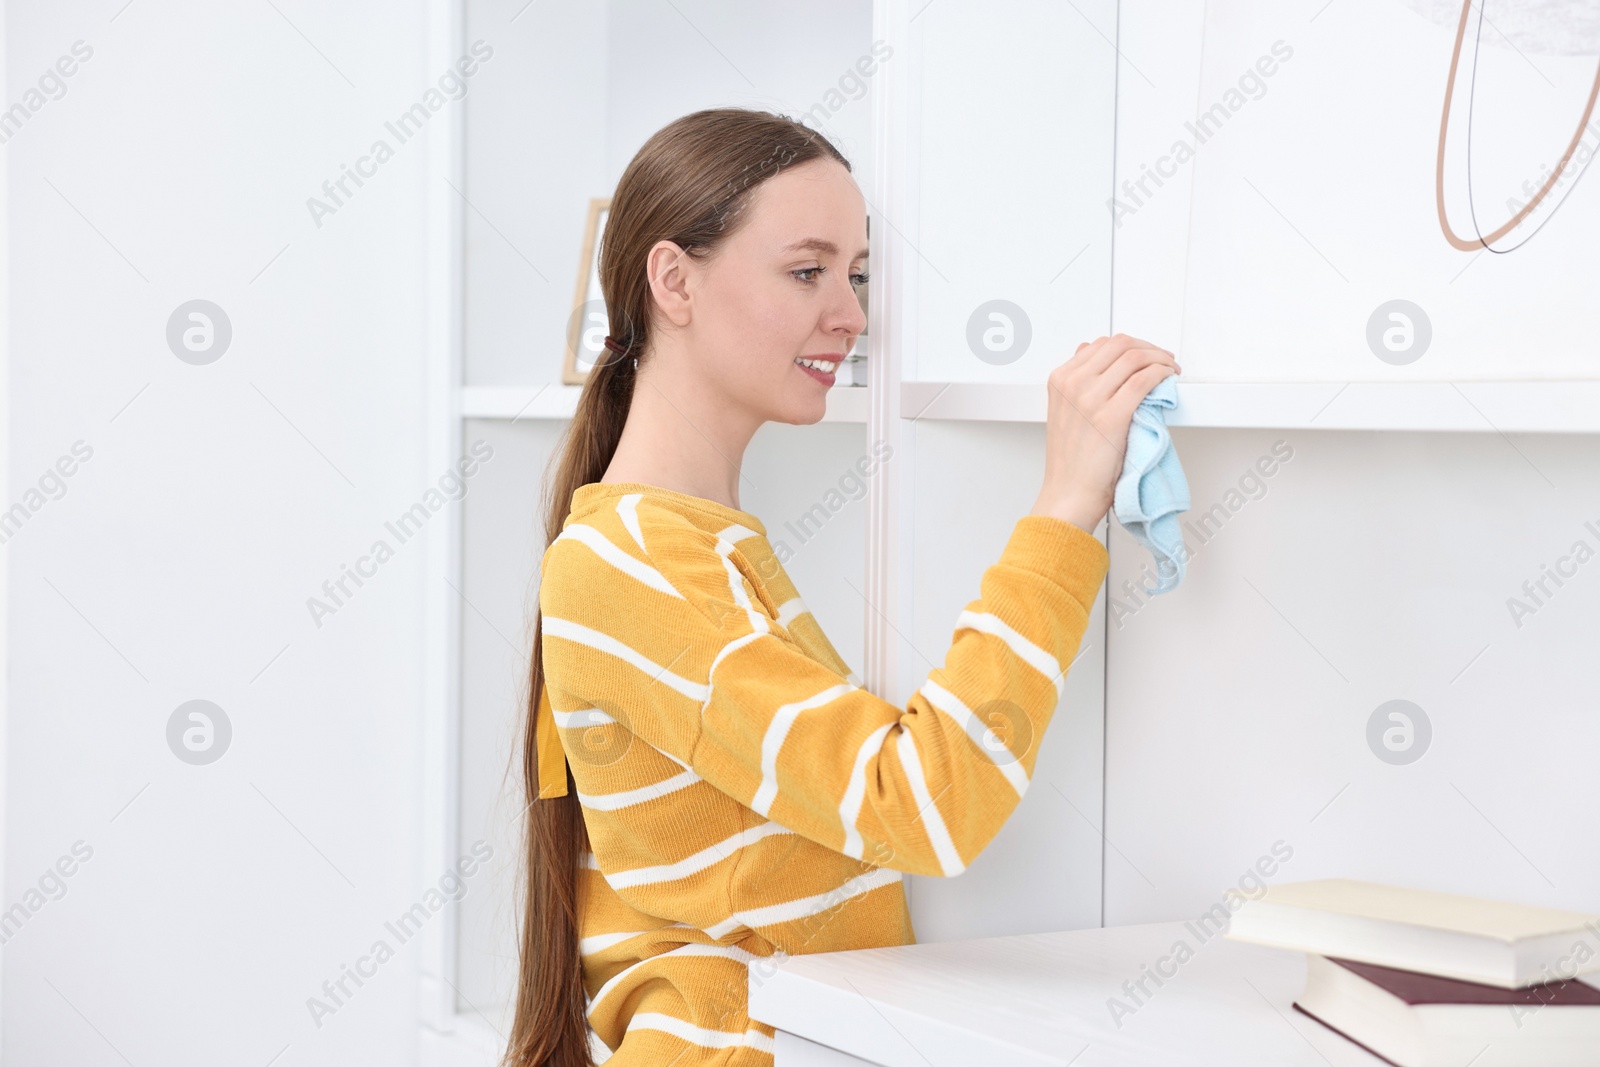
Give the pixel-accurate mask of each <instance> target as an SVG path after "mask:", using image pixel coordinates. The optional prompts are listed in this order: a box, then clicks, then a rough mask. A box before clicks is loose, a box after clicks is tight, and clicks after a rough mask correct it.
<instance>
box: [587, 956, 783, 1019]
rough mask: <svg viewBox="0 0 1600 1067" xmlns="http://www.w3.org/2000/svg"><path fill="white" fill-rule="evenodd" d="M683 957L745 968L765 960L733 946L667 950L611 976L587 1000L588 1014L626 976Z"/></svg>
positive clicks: (591, 1012)
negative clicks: (706, 958) (721, 960)
mask: <svg viewBox="0 0 1600 1067" xmlns="http://www.w3.org/2000/svg"><path fill="white" fill-rule="evenodd" d="M684 956H722V957H724V958H726V959H730V960H733V961H734V962H735V963H742V964H744V965H745V966H746V967H749V966H750V963H751V961H752V960H758V959H765V957H764V956H757V955H756V954H755V953H753V952H747V951H746V950H744V949H742V948H738V947H736V946H734V945H702V944H699V943H698V942H696V943H693V944H688V945H680V946H679V947H678V948H674V949H668V950H667V951H666V952H658V953H656V954H655V955H654V956H651V957H649V958H647V959H642V960H640V961H639V962H638V963H630V964H628V966H626V967H624V968H622V970H620V971H618V972H617V973H616V974H614V975H612V976H611V977H610V979H608V980H607V981H606V983H605V985H602V986H601V987H600V988H599V989H598V990H596V991H595V994H594V996H592V997H590V998H589V1008H588V1014H589V1015H590V1016H591V1017H593V1015H594V1009H595V1006H596V1005H598V1004H599V1003H600V1002H601V1001H602V1000H604V999H605V998H606V994H607V993H610V992H611V991H612V990H613V989H615V988H617V986H618V985H620V984H622V983H623V982H625V981H627V979H628V976H629V975H630V974H632V973H633V972H634V971H635V970H637V969H639V968H640V967H643V966H645V965H646V964H650V963H655V962H656V961H657V960H663V959H681V958H682V957H684Z"/></svg>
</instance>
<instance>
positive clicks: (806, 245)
mask: <svg viewBox="0 0 1600 1067" xmlns="http://www.w3.org/2000/svg"><path fill="white" fill-rule="evenodd" d="M780 251H783V252H806V251H809V252H821V253H822V254H824V255H828V256H836V255H838V254H839V246H838V245H836V244H834V243H833V242H832V241H827V240H824V239H823V238H821V237H807V238H805V239H804V240H800V241H796V242H795V243H794V244H792V245H789V246H788V247H787V248H783V249H781V250H780ZM867 255H868V250H867V249H865V248H863V249H862V250H861V251H859V252H857V253H856V255H855V258H856V259H865V258H866V257H867Z"/></svg>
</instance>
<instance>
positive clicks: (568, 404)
mask: <svg viewBox="0 0 1600 1067" xmlns="http://www.w3.org/2000/svg"><path fill="white" fill-rule="evenodd" d="M582 391H583V387H582V386H581V385H546V386H537V385H530V386H472V385H469V386H465V387H463V388H462V390H461V417H462V418H465V419H512V420H517V419H570V418H572V413H573V412H574V411H576V410H577V407H578V394H579V393H581V392H582ZM822 421H823V422H860V423H865V422H866V421H867V390H866V388H865V387H864V386H835V387H834V388H832V389H830V390H828V410H827V413H826V414H825V415H823V416H822Z"/></svg>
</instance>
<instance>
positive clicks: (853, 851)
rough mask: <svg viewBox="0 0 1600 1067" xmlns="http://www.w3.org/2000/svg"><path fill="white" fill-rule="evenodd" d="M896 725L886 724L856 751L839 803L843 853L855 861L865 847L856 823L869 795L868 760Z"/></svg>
mask: <svg viewBox="0 0 1600 1067" xmlns="http://www.w3.org/2000/svg"><path fill="white" fill-rule="evenodd" d="M893 725H894V723H892V722H886V723H884V724H883V725H882V726H880V727H878V728H877V729H876V730H874V731H872V733H870V734H868V735H867V739H866V740H865V741H863V742H861V747H860V748H859V749H857V750H856V763H855V766H854V767H852V768H851V769H850V784H849V785H848V786H846V787H845V791H844V799H843V800H841V801H840V802H839V821H840V822H842V823H844V847H843V849H841V851H842V852H843V853H844V854H845V855H846V856H850V857H852V858H854V859H860V858H861V852H862V849H863V848H864V846H863V845H862V842H861V831H860V830H858V829H857V828H856V821H857V820H858V819H860V818H861V802H862V800H863V799H865V797H866V794H867V760H869V759H871V758H872V756H873V754H874V753H876V752H878V751H880V750H881V749H882V748H883V735H884V734H886V733H888V732H889V728H890V727H892V726H893Z"/></svg>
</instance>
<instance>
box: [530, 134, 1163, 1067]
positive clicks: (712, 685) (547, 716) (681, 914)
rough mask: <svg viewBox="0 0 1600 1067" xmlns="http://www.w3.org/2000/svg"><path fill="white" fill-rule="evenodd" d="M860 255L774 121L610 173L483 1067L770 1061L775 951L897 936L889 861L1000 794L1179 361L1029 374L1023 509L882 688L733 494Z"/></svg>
mask: <svg viewBox="0 0 1600 1067" xmlns="http://www.w3.org/2000/svg"><path fill="white" fill-rule="evenodd" d="M866 257H867V240H866V208H865V203H864V201H863V199H862V196H861V193H860V190H859V189H858V188H857V187H856V184H855V180H854V179H853V178H852V177H851V173H850V165H849V163H848V162H846V160H845V159H844V157H843V156H841V155H840V154H839V152H838V151H837V150H836V149H835V148H834V147H833V146H832V145H831V144H829V143H828V141H827V140H826V139H825V138H823V137H822V136H820V135H819V134H817V133H816V132H815V131H813V130H811V129H809V128H807V127H805V126H803V125H800V124H799V123H797V122H794V121H791V120H789V119H787V118H783V117H780V116H776V115H770V114H767V113H765V112H760V111H749V110H743V109H717V110H709V111H701V112H697V113H695V114H692V115H688V116H686V117H684V118H682V119H679V120H677V121H676V122H673V123H671V124H669V125H668V126H666V127H665V128H663V129H662V130H660V131H659V132H658V133H656V134H655V135H654V136H653V137H651V138H650V140H649V141H647V142H646V143H645V144H644V146H643V147H642V148H640V150H639V152H638V154H637V155H636V156H635V157H634V159H633V160H632V162H631V163H630V164H629V165H628V168H627V170H626V171H624V173H623V175H622V178H621V180H620V181H619V182H618V184H617V189H616V195H615V196H614V197H613V198H612V201H611V209H610V215H609V218H608V220H607V225H606V231H605V239H604V246H603V248H602V250H601V253H600V281H601V287H602V290H603V292H604V296H605V302H606V308H607V311H608V315H609V319H610V323H611V327H612V330H613V337H611V338H609V339H608V342H609V347H608V351H607V357H608V358H605V359H602V360H601V361H600V362H598V363H597V364H596V366H595V367H594V369H593V370H592V371H591V373H590V374H589V377H588V379H587V381H586V382H585V384H584V387H583V392H582V395H581V397H580V399H579V401H578V410H577V413H576V415H575V417H574V418H573V421H572V424H571V426H570V429H569V431H568V434H569V436H568V437H567V439H566V440H565V443H564V447H563V449H562V450H561V452H560V455H559V467H558V469H557V472H556V475H555V478H554V495H553V498H552V501H551V506H550V511H549V514H548V516H547V518H546V523H545V529H546V536H547V539H548V547H547V549H546V551H545V553H544V557H543V561H542V565H541V570H540V597H539V608H540V614H539V620H538V623H537V625H536V628H535V631H534V632H535V638H534V640H535V645H534V647H535V648H536V649H540V650H542V655H535V656H533V657H532V662H531V666H530V699H529V713H528V724H527V735H526V740H525V749H524V756H523V771H524V776H525V779H526V781H527V784H528V801H529V811H528V817H527V824H528V841H527V855H526V859H527V863H528V869H527V881H526V883H525V884H526V887H527V893H528V898H527V902H526V913H525V916H524V923H523V929H522V943H521V976H520V981H519V985H518V992H517V1004H516V1019H515V1024H514V1028H513V1033H512V1035H511V1039H510V1046H509V1048H508V1050H507V1054H506V1059H505V1063H506V1064H509V1065H513V1067H546V1065H560V1067H569V1065H574V1064H589V1063H591V1062H592V1061H591V1059H590V1045H589V1042H588V1030H589V1028H590V1027H592V1028H593V1031H594V1033H595V1035H596V1036H597V1037H598V1038H599V1040H600V1041H601V1042H603V1043H604V1044H605V1045H606V1046H607V1047H608V1048H610V1049H611V1050H612V1051H613V1057H612V1060H611V1062H613V1063H614V1064H615V1065H616V1067H632V1065H634V1064H652V1065H656V1067H663V1065H676V1067H700V1065H705V1064H724V1065H742V1064H770V1063H771V1062H772V1049H773V1030H772V1028H771V1027H769V1026H766V1025H764V1024H762V1023H759V1022H756V1021H754V1020H752V1019H751V1018H750V1017H749V1015H748V1014H747V1013H746V1004H747V991H748V985H749V983H751V982H753V981H759V980H761V977H762V976H769V975H770V974H772V973H773V968H775V967H778V966H781V965H782V961H783V959H784V958H785V957H786V956H788V955H793V954H795V953H802V952H829V951H836V950H839V949H849V948H867V947H873V946H879V945H896V944H908V943H912V942H913V941H914V935H913V932H912V929H911V922H910V915H909V913H908V911H907V908H906V901H905V895H904V892H903V888H902V884H901V875H902V874H903V873H906V872H909V873H915V874H926V875H946V876H949V875H955V874H959V873H960V872H961V871H962V870H963V869H964V868H965V866H966V865H967V864H969V863H971V862H972V860H973V858H974V857H975V856H976V855H977V854H978V852H979V851H981V850H982V849H983V848H984V846H985V845H987V844H988V842H989V841H990V840H991V839H992V838H993V837H994V835H995V834H996V833H997V832H998V831H999V829H1000V827H1001V825H1002V824H1003V823H1004V822H1005V820H1006V818H1007V817H1008V816H1009V815H1010V813H1011V811H1012V810H1013V809H1014V808H1015V807H1016V805H1017V803H1018V801H1019V800H1020V799H1021V795H1022V792H1023V790H1024V789H1025V788H1026V786H1027V783H1028V777H1029V775H1030V774H1031V772H1032V770H1033V766H1034V762H1035V759H1036V756H1037V751H1038V748H1037V744H1036V742H1037V741H1038V739H1039V738H1040V737H1041V735H1042V733H1043V730H1044V728H1045V725H1046V724H1047V723H1048V721H1049V719H1050V717H1051V716H1052V714H1053V713H1054V710H1055V708H1056V705H1057V703H1058V701H1059V699H1060V695H1061V689H1062V686H1063V680H1064V676H1065V674H1066V670H1067V666H1068V665H1069V664H1070V663H1071V662H1072V659H1073V656H1074V653H1075V652H1076V650H1077V648H1078V645H1079V640H1080V638H1081V637H1082V634H1083V630H1084V628H1085V627H1086V626H1087V625H1088V620H1089V612H1090V609H1091V608H1092V606H1093V604H1094V599H1095V597H1096V596H1097V595H1098V592H1099V587H1100V584H1101V582H1102V580H1103V578H1104V576H1105V572H1106V567H1107V556H1106V552H1105V549H1104V547H1103V546H1102V545H1101V544H1100V542H1099V541H1098V540H1096V539H1095V537H1094V536H1093V534H1092V531H1093V530H1094V529H1095V527H1096V526H1097V525H1098V524H1099V522H1100V520H1101V518H1102V517H1103V516H1104V515H1105V513H1106V510H1107V509H1108V508H1109V507H1110V505H1111V501H1112V491H1113V488H1114V486H1115V483H1116V479H1117V476H1118V474H1119V473H1120V470H1121V461H1122V458H1121V453H1122V449H1123V447H1125V442H1126V441H1127V437H1128V429H1129V423H1130V421H1131V419H1132V415H1133V411H1134V408H1135V407H1137V406H1138V404H1139V402H1140V400H1142V399H1143V398H1144V396H1145V394H1146V393H1148V392H1149V390H1150V388H1151V386H1153V385H1155V383H1156V382H1158V381H1160V380H1161V379H1162V378H1164V377H1166V376H1167V375H1168V374H1172V373H1175V372H1176V371H1177V369H1178V368H1177V365H1176V363H1175V362H1174V360H1173V358H1172V355H1171V353H1169V352H1166V351H1164V350H1162V349H1160V348H1156V347H1154V346H1152V345H1148V344H1145V343H1143V342H1139V341H1136V340H1135V339H1133V338H1128V337H1124V336H1122V335H1117V336H1116V337H1110V338H1104V337H1102V338H1100V339H1099V340H1097V341H1095V342H1094V343H1092V344H1084V345H1080V346H1079V348H1078V351H1077V354H1076V355H1075V356H1074V357H1073V358H1072V359H1071V360H1069V361H1067V362H1066V363H1064V364H1062V365H1061V366H1059V367H1057V368H1056V369H1055V370H1054V371H1052V372H1051V374H1050V383H1049V384H1050V391H1049V407H1048V417H1047V424H1046V431H1045V437H1046V448H1047V454H1046V458H1045V477H1044V485H1043V487H1042V488H1041V490H1040V492H1039V496H1038V498H1037V500H1036V501H1035V503H1034V507H1033V510H1032V512H1031V513H1030V514H1028V515H1025V516H1023V517H1021V518H1020V519H1019V520H1018V521H1017V524H1016V527H1015V529H1014V530H1013V532H1012V534H1011V538H1010V540H1009V542H1008V543H1007V545H1006V548H1005V551H1004V552H1003V553H1002V555H1001V558H1000V560H999V562H998V563H996V564H995V565H993V566H992V567H990V568H989V569H988V570H987V571H986V572H985V573H984V576H983V580H982V588H981V593H982V595H981V598H980V599H978V600H975V601H972V602H970V603H969V605H968V608H967V610H966V611H964V612H963V613H962V614H961V616H960V618H959V619H958V620H957V629H956V631H955V640H954V643H953V644H952V646H951V648H950V652H949V655H948V657H947V659H946V661H945V665H944V666H943V667H942V668H940V669H938V670H936V671H934V672H933V673H932V674H931V675H930V676H929V679H928V681H927V682H926V683H925V684H924V685H923V686H922V687H921V688H920V689H919V690H918V691H917V693H916V694H915V695H914V696H913V697H912V698H911V701H910V702H909V703H908V704H907V706H905V707H899V706H896V705H893V704H890V703H888V702H887V701H884V700H882V699H880V698H878V697H876V696H874V695H873V694H872V693H869V692H867V691H866V690H865V689H863V688H861V687H860V685H859V684H858V682H859V679H857V678H856V676H855V675H854V674H853V673H852V672H851V671H850V668H849V667H848V666H847V665H846V664H845V663H844V661H843V660H842V659H841V658H840V657H839V654H838V653H837V652H836V651H835V650H834V648H833V646H832V645H831V644H830V643H829V642H828V639H827V637H826V636H825V635H824V634H823V632H822V630H821V629H820V628H819V627H818V624H817V621H816V620H815V619H814V618H813V617H812V616H811V615H810V613H809V612H807V611H806V610H805V606H804V603H803V602H802V601H801V600H800V598H799V595H798V593H797V591H796V590H795V587H794V585H793V583H792V582H790V580H789V578H788V576H787V575H786V574H785V573H784V571H783V568H782V566H781V565H780V564H779V562H778V560H777V558H776V556H775V555H774V553H773V549H772V547H771V545H770V544H769V543H768V541H767V538H766V536H765V535H766V531H765V528H764V527H763V526H762V524H761V521H760V520H759V519H758V518H757V517H756V516H754V515H752V514H750V513H748V512H745V511H742V510H740V508H739V494H738V490H739V478H740V475H739V464H740V460H741V457H742V456H743V454H744V450H745V446H746V445H747V444H748V443H749V441H750V439H751V437H752V436H753V435H754V434H755V432H756V430H757V429H758V428H759V427H760V426H761V424H762V423H763V422H765V421H767V420H769V419H770V420H775V421H778V422H785V423H811V422H816V421H817V420H818V419H820V418H821V417H822V415H823V411H824V407H825V404H826V400H827V391H828V387H829V385H830V384H831V382H832V374H831V368H832V367H836V366H837V364H838V363H839V361H840V360H842V359H843V358H844V356H845V354H846V353H848V352H849V351H850V350H851V348H852V347H853V345H854V343H855V340H856V337H857V335H859V334H860V333H861V332H862V331H863V330H865V329H866V319H865V316H864V315H863V314H862V311H861V304H860V301H859V299H858V296H857V292H856V287H857V286H859V285H861V284H863V283H864V282H865V275H864V274H861V273H859V272H860V271H861V269H862V268H863V267H864V266H865V262H866ZM986 727H993V728H994V732H989V730H987V729H986ZM1001 735H1004V736H1001ZM1014 749H1015V750H1014Z"/></svg>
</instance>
